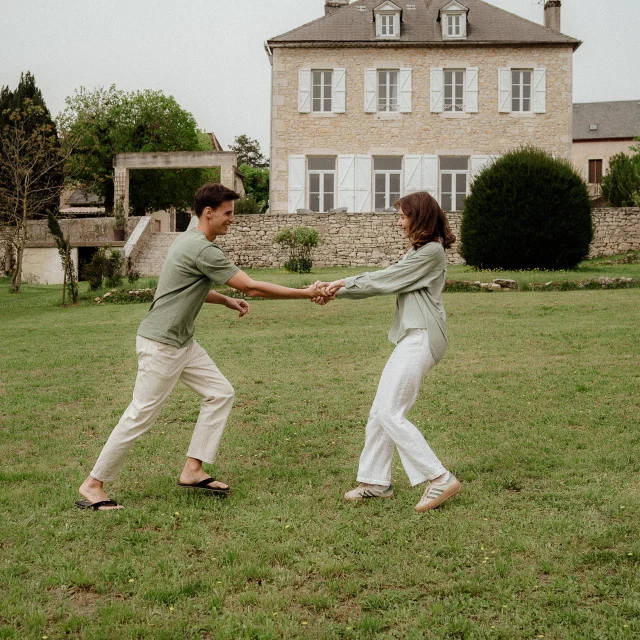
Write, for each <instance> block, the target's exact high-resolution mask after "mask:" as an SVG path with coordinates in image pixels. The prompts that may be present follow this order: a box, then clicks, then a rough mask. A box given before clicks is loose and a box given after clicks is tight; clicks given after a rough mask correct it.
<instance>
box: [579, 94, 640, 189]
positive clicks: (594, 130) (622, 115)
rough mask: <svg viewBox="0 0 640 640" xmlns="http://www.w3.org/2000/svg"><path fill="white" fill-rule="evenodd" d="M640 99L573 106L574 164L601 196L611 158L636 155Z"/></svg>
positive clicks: (639, 126)
mask: <svg viewBox="0 0 640 640" xmlns="http://www.w3.org/2000/svg"><path fill="white" fill-rule="evenodd" d="M638 136H640V100H624V101H618V102H586V103H581V104H574V105H573V164H574V166H575V167H576V169H578V171H580V172H581V173H582V174H583V175H584V177H585V178H586V180H587V183H588V184H589V189H590V191H591V194H592V195H593V196H599V195H600V180H601V178H602V176H603V175H604V174H605V173H606V172H607V169H608V168H609V160H610V159H611V156H613V155H616V154H617V153H627V154H630V153H632V152H631V151H630V148H631V147H632V146H638V145H640V143H638V142H634V137H638Z"/></svg>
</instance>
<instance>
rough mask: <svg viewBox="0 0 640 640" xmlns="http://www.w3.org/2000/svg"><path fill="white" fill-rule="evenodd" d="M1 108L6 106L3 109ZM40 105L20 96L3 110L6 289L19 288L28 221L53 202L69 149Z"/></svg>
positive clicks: (1, 217)
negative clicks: (9, 249) (11, 254)
mask: <svg viewBox="0 0 640 640" xmlns="http://www.w3.org/2000/svg"><path fill="white" fill-rule="evenodd" d="M5 114H6V112H5ZM46 116H47V112H46V110H45V108H44V107H42V106H41V105H37V104H33V103H32V102H31V100H30V99H25V100H24V103H23V106H22V107H21V108H16V109H13V110H12V111H9V113H8V115H6V118H7V121H6V124H5V125H4V127H3V128H2V130H1V131H0V223H3V224H4V225H6V226H7V227H9V229H10V231H11V236H12V237H11V242H12V245H13V249H14V250H15V254H16V266H15V269H14V272H13V275H12V278H11V290H12V291H13V292H15V293H17V292H19V291H20V287H21V285H22V261H23V257H24V249H25V245H26V242H27V230H28V225H27V223H28V221H29V220H30V219H31V218H32V217H34V215H36V214H37V213H38V212H42V211H45V210H46V209H47V208H51V207H55V206H57V204H58V202H59V199H60V193H61V191H62V183H61V182H60V181H59V172H60V171H61V169H62V167H63V166H64V164H65V162H66V161H67V159H68V157H69V155H70V153H71V150H72V149H73V139H72V138H67V139H64V140H63V141H62V142H63V144H61V141H60V140H59V139H58V136H57V134H56V130H55V127H54V126H53V125H52V124H51V123H50V122H48V121H47V118H46Z"/></svg>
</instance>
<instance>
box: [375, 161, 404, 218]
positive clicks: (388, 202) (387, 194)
mask: <svg viewBox="0 0 640 640" xmlns="http://www.w3.org/2000/svg"><path fill="white" fill-rule="evenodd" d="M386 158H393V159H394V160H396V159H398V158H399V159H400V169H376V160H382V159H386ZM371 164H372V168H373V184H372V189H371V190H372V192H373V193H372V195H373V206H372V207H371V208H372V209H373V210H374V212H377V213H380V212H384V211H385V210H386V209H390V208H391V207H393V203H394V202H395V201H396V198H392V197H391V176H392V175H394V176H398V180H399V186H398V198H401V197H402V186H403V184H402V183H403V180H402V177H403V174H404V157H403V156H374V157H373V158H372V163H371ZM378 175H383V176H385V186H384V189H385V190H384V202H385V206H384V207H382V209H378V208H376V200H377V196H378V190H377V185H376V176H378Z"/></svg>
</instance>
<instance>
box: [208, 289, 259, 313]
mask: <svg viewBox="0 0 640 640" xmlns="http://www.w3.org/2000/svg"><path fill="white" fill-rule="evenodd" d="M205 302H208V303H209V304H222V305H224V306H225V307H227V309H232V310H233V311H237V312H238V313H239V314H240V317H241V318H242V316H244V315H246V314H247V313H249V312H250V311H251V307H250V306H249V303H248V302H247V301H246V300H236V299H235V298H230V297H229V296H224V295H222V294H221V293H218V292H217V291H209V293H208V294H207V297H206V298H205Z"/></svg>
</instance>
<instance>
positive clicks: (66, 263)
mask: <svg viewBox="0 0 640 640" xmlns="http://www.w3.org/2000/svg"><path fill="white" fill-rule="evenodd" d="M68 271H69V245H67V247H66V250H65V252H64V277H63V278H62V306H63V307H64V296H65V293H66V291H67V272H68Z"/></svg>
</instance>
